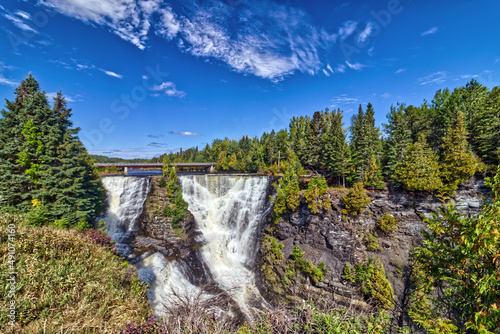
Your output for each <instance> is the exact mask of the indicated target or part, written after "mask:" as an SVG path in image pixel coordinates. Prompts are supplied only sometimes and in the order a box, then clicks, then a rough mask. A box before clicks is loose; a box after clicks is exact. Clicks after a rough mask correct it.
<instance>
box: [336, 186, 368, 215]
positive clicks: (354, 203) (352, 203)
mask: <svg viewBox="0 0 500 334" xmlns="http://www.w3.org/2000/svg"><path fill="white" fill-rule="evenodd" d="M371 201H372V199H371V198H370V197H368V195H366V192H365V189H364V188H363V183H361V182H357V183H355V184H354V186H353V187H352V189H349V191H348V192H347V194H345V195H344V196H342V202H344V205H345V210H343V213H344V214H351V215H353V216H357V215H358V214H360V213H363V212H364V211H365V207H366V206H367V205H368V204H370V202H371Z"/></svg>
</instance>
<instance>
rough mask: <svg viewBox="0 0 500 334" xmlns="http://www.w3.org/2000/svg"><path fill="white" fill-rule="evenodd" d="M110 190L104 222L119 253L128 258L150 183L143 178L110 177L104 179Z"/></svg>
mask: <svg viewBox="0 0 500 334" xmlns="http://www.w3.org/2000/svg"><path fill="white" fill-rule="evenodd" d="M102 183H103V184H104V187H105V188H106V189H107V190H108V212H107V215H106V217H104V221H105V223H106V228H107V230H108V233H109V236H110V237H111V238H112V239H113V240H114V241H115V242H116V243H117V244H118V247H117V248H118V252H119V253H120V254H121V255H123V256H127V255H129V254H130V253H131V252H132V248H131V247H130V245H129V242H130V239H131V238H133V236H134V235H133V234H134V233H135V232H137V222H138V219H139V216H140V215H141V213H142V210H143V206H144V202H145V201H146V198H147V196H148V193H149V190H150V187H151V185H150V181H149V179H147V178H143V177H125V176H109V177H104V178H103V179H102Z"/></svg>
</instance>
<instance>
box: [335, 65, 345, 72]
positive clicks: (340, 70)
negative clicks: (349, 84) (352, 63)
mask: <svg viewBox="0 0 500 334" xmlns="http://www.w3.org/2000/svg"><path fill="white" fill-rule="evenodd" d="M335 70H336V71H337V72H340V73H344V72H345V65H344V64H338V65H337V67H336V68H335Z"/></svg>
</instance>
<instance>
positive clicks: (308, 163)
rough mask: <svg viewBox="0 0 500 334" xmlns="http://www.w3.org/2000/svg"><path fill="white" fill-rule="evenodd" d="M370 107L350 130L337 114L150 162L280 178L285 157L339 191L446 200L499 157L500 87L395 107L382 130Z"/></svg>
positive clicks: (444, 92) (443, 93) (296, 120)
mask: <svg viewBox="0 0 500 334" xmlns="http://www.w3.org/2000/svg"><path fill="white" fill-rule="evenodd" d="M374 114H375V111H374V109H373V106H372V105H371V103H368V104H367V106H366V109H363V107H362V106H361V105H360V106H359V109H358V111H357V113H355V114H354V115H353V116H352V117H351V119H350V123H349V125H348V126H346V123H345V121H344V113H343V111H342V110H340V109H337V110H328V109H325V110H324V111H316V112H314V114H313V116H312V117H310V116H300V117H293V118H292V119H291V120H290V124H289V127H288V129H281V130H278V131H277V132H276V131H274V130H272V131H271V132H269V133H263V134H262V136H261V137H260V138H258V137H254V138H250V137H248V136H243V137H242V138H241V139H239V140H235V139H228V138H224V139H215V140H213V142H212V144H211V145H208V144H207V145H206V146H205V148H203V149H202V150H200V149H198V147H195V148H190V149H186V150H181V151H180V152H176V153H170V154H164V155H162V156H160V157H158V158H154V159H152V160H151V161H154V162H162V161H164V162H165V161H166V162H167V163H168V162H217V168H218V170H220V171H231V170H237V171H244V172H258V171H265V170H271V171H276V172H277V171H279V169H280V168H279V166H278V165H279V164H280V160H281V161H283V160H285V159H287V158H288V157H289V156H290V154H291V152H293V153H294V154H295V155H296V156H297V157H298V160H299V162H300V163H301V165H302V166H303V167H304V168H305V169H306V170H309V171H311V172H314V173H319V174H320V175H324V176H325V177H327V178H329V179H330V180H329V181H330V183H333V184H338V185H344V186H345V185H347V184H351V185H352V184H354V183H356V182H364V183H365V185H366V186H374V187H378V188H380V187H383V186H384V185H383V182H384V181H390V182H391V183H392V184H394V185H396V186H400V187H403V188H404V189H406V190H418V191H424V190H430V191H434V190H442V191H443V192H448V193H449V192H452V191H453V190H454V189H456V187H457V185H458V184H459V183H460V182H462V181H464V180H466V179H468V178H469V177H470V176H472V175H473V174H474V173H475V172H476V171H479V170H483V169H485V168H486V166H488V165H489V166H496V165H497V164H498V163H499V156H500V146H499V145H498V143H499V142H500V87H494V88H493V89H491V90H490V89H489V88H488V87H485V86H483V85H481V84H480V83H479V82H477V81H476V80H474V79H473V80H471V81H470V82H468V83H467V84H466V85H465V86H461V87H458V88H455V89H453V91H450V90H449V89H447V88H446V89H439V90H438V91H436V93H435V95H434V97H433V98H432V100H431V101H430V102H429V101H423V103H422V104H421V105H420V106H414V105H407V104H405V103H403V102H398V103H397V104H396V105H393V106H391V108H390V110H389V112H388V113H387V123H385V124H383V125H382V129H380V128H378V127H377V126H376V125H375V117H374Z"/></svg>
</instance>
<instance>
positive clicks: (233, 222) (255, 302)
mask: <svg viewBox="0 0 500 334" xmlns="http://www.w3.org/2000/svg"><path fill="white" fill-rule="evenodd" d="M179 182H180V184H181V187H182V195H183V198H184V200H185V201H186V202H187V203H188V209H189V211H190V212H191V213H192V214H193V216H194V218H195V220H196V223H197V228H198V230H199V231H198V232H199V236H198V237H197V238H199V239H200V240H197V241H199V242H200V244H201V245H203V246H202V247H201V248H200V249H199V250H197V251H196V252H197V253H194V254H195V256H193V257H192V258H189V259H184V258H178V259H174V260H172V261H169V260H167V259H166V258H165V257H164V256H163V255H162V254H161V253H160V252H151V251H148V252H146V253H144V254H142V255H140V256H139V257H137V258H136V259H134V261H133V263H134V264H135V265H136V267H137V269H138V272H139V277H140V278H141V279H142V280H144V281H146V282H148V283H149V285H150V289H149V291H148V297H149V299H150V301H151V306H152V307H153V308H154V309H155V312H156V313H157V314H163V312H164V306H165V305H169V304H170V303H171V302H173V301H175V299H174V298H172V295H173V294H172V292H173V291H175V292H176V293H177V294H178V295H180V296H185V297H191V296H196V295H198V294H204V295H205V296H206V297H207V298H208V297H210V295H209V294H208V293H207V292H204V291H202V287H200V286H198V285H199V282H203V281H204V282H207V281H211V280H213V281H214V282H215V283H216V284H217V286H218V287H219V288H220V289H222V290H224V291H225V292H226V293H227V295H228V296H230V297H231V298H232V299H233V300H234V301H235V303H236V304H237V305H238V306H239V308H240V309H241V311H242V312H243V313H245V314H246V315H247V316H250V317H252V314H253V313H254V312H253V310H254V309H262V308H264V307H266V305H267V303H266V301H265V300H264V298H263V297H262V296H261V295H260V293H259V291H258V289H257V287H256V285H255V274H254V271H253V269H254V260H255V255H256V253H257V251H258V240H257V238H258V233H257V232H258V228H259V224H260V222H261V220H262V218H263V217H264V215H265V213H266V210H268V209H269V206H268V200H267V190H268V186H269V180H268V178H267V177H257V176H231V175H185V176H179ZM103 183H104V186H105V187H106V189H107V190H108V201H109V209H108V214H107V216H106V217H105V219H104V220H105V222H106V226H107V229H108V232H109V234H110V236H111V238H112V239H113V240H115V241H116V242H117V243H118V246H119V247H118V250H119V252H120V253H121V254H122V255H130V254H131V253H132V251H133V249H132V247H131V243H132V240H133V238H134V236H135V235H137V233H138V232H140V231H138V226H137V222H138V218H139V216H140V215H141V213H142V209H143V206H144V202H145V200H146V197H147V194H148V193H149V190H150V181H149V179H146V178H140V177H105V178H103ZM200 262H201V263H200ZM131 263H132V262H131ZM194 268H204V269H205V271H204V272H203V273H202V274H200V271H199V270H198V271H197V270H195V269H194ZM202 271H203V270H202ZM200 275H202V276H203V277H202V278H200V277H199V276H200Z"/></svg>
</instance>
